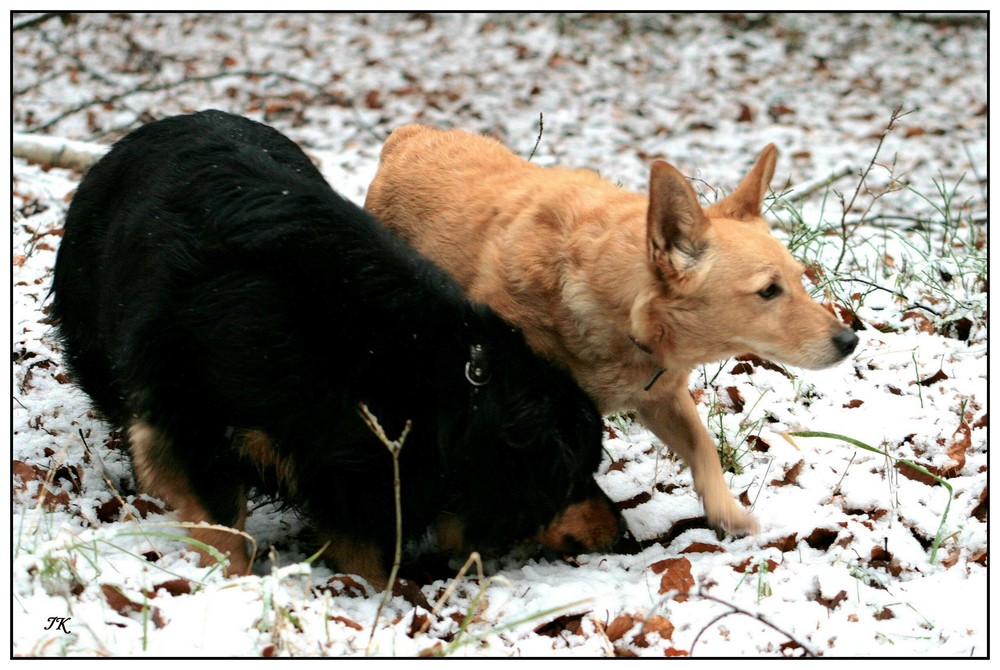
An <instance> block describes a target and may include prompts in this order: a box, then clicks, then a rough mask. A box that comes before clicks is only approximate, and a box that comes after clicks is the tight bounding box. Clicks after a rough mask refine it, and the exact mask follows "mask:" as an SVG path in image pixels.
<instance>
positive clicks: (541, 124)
mask: <svg viewBox="0 0 1000 670" xmlns="http://www.w3.org/2000/svg"><path fill="white" fill-rule="evenodd" d="M544 122H545V119H544V117H543V116H542V113H541V112H538V139H536V140H535V146H534V147H532V149H531V153H530V154H528V162H529V163H530V162H531V159H532V157H533V156H534V155H535V152H536V151H537V150H538V145H539V143H541V141H542V130H543V129H544V128H545V123H544Z"/></svg>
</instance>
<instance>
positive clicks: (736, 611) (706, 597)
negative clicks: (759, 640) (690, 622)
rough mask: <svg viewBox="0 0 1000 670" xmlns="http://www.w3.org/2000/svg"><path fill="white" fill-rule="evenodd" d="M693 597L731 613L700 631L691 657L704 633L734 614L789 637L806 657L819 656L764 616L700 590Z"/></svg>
mask: <svg viewBox="0 0 1000 670" xmlns="http://www.w3.org/2000/svg"><path fill="white" fill-rule="evenodd" d="M691 595H695V596H697V597H699V598H703V599H704V600H710V601H712V602H714V603H719V604H720V605H725V606H726V607H728V608H730V611H729V612H723V613H722V614H720V615H719V616H717V617H715V618H714V619H712V620H711V621H709V622H708V623H707V624H705V627H704V628H702V629H701V630H700V631H698V634H697V635H696V636H695V638H694V642H692V643H691V651H690V652H689V655H690V656H694V648H695V646H697V644H698V640H699V639H700V638H701V636H702V633H704V632H705V631H706V630H708V629H709V628H711V627H712V626H713V625H714V624H715V623H716V622H718V621H720V620H722V619H724V618H726V617H727V616H732V615H733V614H742V615H744V616H748V617H750V618H751V619H756V620H757V621H760V622H761V623H762V624H764V625H765V626H767V627H768V628H771V629H772V630H774V631H776V632H778V633H780V634H781V635H784V636H785V637H787V638H788V639H789V640H790V641H791V642H792V643H793V644H796V645H798V646H799V647H801V648H802V651H803V652H805V654H806V656H813V657H815V656H818V654H817V653H816V652H814V651H813V650H812V649H810V648H809V647H808V646H806V645H805V644H803V643H802V642H800V641H799V640H797V639H796V638H795V637H793V636H792V635H791V634H790V633H788V632H786V631H784V630H782V629H781V628H778V627H777V626H776V625H774V624H773V623H771V622H770V621H768V620H767V619H766V618H764V615H763V614H754V613H753V612H748V611H747V610H745V609H743V608H741V607H738V606H737V605H734V604H732V603H730V602H726V601H725V600H722V599H720V598H716V597H715V596H710V595H708V594H707V593H705V592H704V591H702V590H701V589H699V590H698V593H695V594H691Z"/></svg>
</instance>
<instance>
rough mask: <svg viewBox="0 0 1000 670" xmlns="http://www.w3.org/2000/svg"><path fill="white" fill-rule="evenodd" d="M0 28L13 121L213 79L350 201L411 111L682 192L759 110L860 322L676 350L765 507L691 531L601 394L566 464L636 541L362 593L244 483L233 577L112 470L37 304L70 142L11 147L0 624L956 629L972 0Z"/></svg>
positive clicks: (973, 330) (101, 651)
mask: <svg viewBox="0 0 1000 670" xmlns="http://www.w3.org/2000/svg"><path fill="white" fill-rule="evenodd" d="M25 16H27V15H24V16H15V22H17V21H19V20H20V19H22V18H25ZM12 43H13V44H12V50H13V68H12V74H13V81H12V89H13V92H14V101H13V129H14V130H15V131H17V132H19V133H34V134H44V135H52V136H57V137H63V138H67V139H72V140H84V141H91V142H97V143H103V144H109V143H111V142H113V141H114V140H115V139H117V138H119V137H121V136H122V135H123V134H124V133H125V132H127V131H128V130H130V129H132V128H134V127H136V126H137V125H138V124H140V123H141V122H143V121H145V120H150V119H153V118H159V117H162V116H167V115H170V114H175V113H181V112H188V111H193V110H197V109H203V108H209V107H215V108H221V109H225V110H227V111H231V112H236V113H242V114H246V115H248V116H250V117H252V118H255V119H258V120H263V121H266V122H268V123H270V124H271V125H274V126H275V127H277V128H278V129H280V130H281V131H283V132H285V133H286V134H288V135H289V136H290V137H292V138H293V139H295V140H296V141H298V142H300V143H301V144H302V145H303V147H304V148H305V149H306V150H307V151H308V152H309V153H310V154H311V155H312V156H314V157H315V158H316V159H317V161H319V163H320V165H321V168H322V170H323V172H324V174H325V175H326V176H327V177H328V179H329V180H330V182H331V184H332V185H333V186H334V187H335V188H337V189H338V190H340V191H341V192H342V193H344V194H345V195H347V196H348V197H350V198H352V199H353V200H355V201H357V202H359V203H361V202H363V199H364V194H365V190H366V188H367V185H368V183H369V182H370V180H371V178H372V177H373V175H374V173H375V169H376V166H377V159H378V152H379V150H380V148H381V143H382V140H383V139H384V138H385V136H386V135H387V134H388V132H389V131H390V130H391V129H392V128H393V127H395V126H396V125H400V124H403V123H408V122H413V121H419V122H423V123H428V124H436V125H442V126H456V127H462V128H466V129H470V130H474V131H479V132H485V133H490V134H493V135H495V136H497V137H499V138H501V139H502V140H503V141H504V142H506V143H507V144H508V145H509V146H511V147H512V148H513V149H514V150H515V151H517V152H518V153H520V154H522V155H524V156H528V155H529V154H531V153H532V150H533V147H535V144H536V140H538V137H539V121H540V118H541V120H542V124H543V129H542V132H541V139H540V141H538V145H537V149H536V150H535V151H534V155H533V158H532V160H534V161H535V162H537V163H539V164H542V165H549V164H556V163H558V164H565V165H573V166H580V167H590V168H592V169H596V170H598V171H599V172H600V173H601V174H602V175H604V176H605V177H606V178H608V179H610V180H612V181H614V182H617V183H620V184H621V185H622V186H624V187H626V188H631V189H635V190H641V189H643V188H644V185H645V184H646V182H647V179H648V169H649V164H650V162H651V161H652V160H654V159H656V158H664V159H666V160H669V161H671V162H672V163H673V164H675V165H676V166H677V167H678V168H679V169H681V171H682V172H684V173H685V174H687V175H688V176H690V177H691V178H693V179H694V180H695V181H694V183H695V185H696V187H697V188H698V189H699V191H700V192H701V193H703V195H704V197H705V198H706V200H709V201H710V200H712V199H714V198H715V197H716V194H717V193H718V192H724V191H726V190H727V189H731V188H732V187H733V186H735V184H736V182H737V180H738V179H739V178H740V177H741V176H742V174H743V173H744V172H745V170H746V169H747V167H749V165H750V164H752V161H753V159H754V158H755V156H756V155H757V153H758V152H759V151H760V149H761V148H763V146H764V145H765V144H767V143H768V142H775V143H776V144H777V146H778V148H779V151H780V153H781V158H780V160H779V165H778V171H777V174H776V178H775V182H774V183H773V184H772V186H773V187H774V188H775V189H776V190H778V191H781V192H783V197H781V198H778V199H776V200H775V201H774V203H773V206H772V215H771V218H772V220H774V221H775V223H776V228H777V229H778V231H779V232H778V234H779V235H780V236H782V237H783V238H784V239H785V240H786V241H787V242H788V243H789V246H790V247H791V248H792V249H793V251H794V253H795V254H796V255H797V256H798V257H799V258H801V259H803V260H804V261H806V262H807V263H809V264H811V265H813V266H815V267H817V268H821V271H819V272H818V273H813V276H814V277H815V281H814V282H813V283H810V287H811V288H812V289H813V290H814V292H815V293H816V294H817V296H818V297H820V298H821V299H824V300H828V301H830V302H832V303H836V304H837V305H838V306H839V307H838V309H839V311H840V313H841V314H842V315H843V316H844V318H845V320H848V321H850V320H853V323H854V325H855V328H856V329H857V334H858V336H859V338H860V344H859V346H858V349H857V352H856V354H855V355H854V356H853V357H852V359H851V360H850V361H849V362H846V363H844V364H842V365H840V366H838V367H836V368H833V369H831V370H825V371H819V372H813V371H802V370H796V369H791V370H784V369H781V368H777V367H776V366H772V365H770V364H768V363H766V362H764V361H760V360H749V361H739V360H735V359H734V360H729V361H724V362H720V363H718V364H711V365H706V366H704V368H703V369H701V370H699V371H697V372H696V374H695V375H693V377H692V380H691V387H692V391H693V393H694V395H695V397H696V398H697V400H698V403H699V409H700V411H701V413H702V415H703V417H704V418H705V420H706V422H707V423H708V426H709V428H710V431H711V432H712V433H713V434H714V435H716V436H717V437H718V438H719V439H720V441H721V442H723V443H725V444H727V445H729V446H730V447H731V450H730V451H734V452H735V461H736V465H735V466H734V468H733V470H734V472H731V473H729V474H727V480H728V481H729V484H730V487H731V489H732V490H733V491H734V493H736V494H737V495H739V497H740V498H741V500H743V502H744V504H747V505H752V506H753V509H754V513H755V515H756V516H757V518H758V519H759V520H760V521H761V526H762V530H761V532H760V534H758V535H756V536H754V537H748V538H729V537H725V538H722V539H720V538H718V537H717V536H716V534H715V533H714V532H713V531H712V530H710V529H708V528H707V527H706V525H705V524H704V520H703V519H702V518H700V517H701V514H702V511H701V507H700V503H699V501H698V500H697V498H696V496H695V495H694V493H693V490H692V486H691V479H690V475H689V473H688V472H687V471H686V470H684V469H682V468H681V467H680V464H679V462H678V461H677V460H676V459H674V458H673V457H672V456H671V455H670V453H669V452H668V451H667V450H666V449H665V448H663V447H662V445H660V444H659V443H657V442H656V441H655V439H654V438H653V437H652V435H651V434H650V433H648V432H647V431H646V430H645V429H643V428H642V427H641V426H640V425H638V424H636V423H634V422H633V421H632V420H631V419H630V418H629V417H628V416H614V417H608V419H607V439H606V444H605V446H606V451H607V457H606V459H605V461H604V462H603V463H602V465H601V467H600V470H599V472H598V473H597V479H598V482H599V483H600V485H601V486H602V487H603V488H604V489H605V491H607V493H608V494H609V496H610V497H611V498H612V499H613V500H615V501H617V502H618V503H619V504H620V506H621V507H622V509H623V514H624V516H625V518H626V520H627V522H628V525H629V528H630V531H631V535H632V539H633V541H631V542H625V543H623V544H622V546H621V547H620V548H619V550H618V551H617V552H613V553H610V554H607V555H584V556H576V557H569V558H568V559H567V560H565V561H561V560H555V559H538V558H531V557H525V556H521V555H511V556H506V557H502V558H500V559H494V560H490V561H488V562H487V565H486V570H487V575H488V576H489V577H490V578H489V579H487V580H484V581H479V580H478V579H474V578H470V577H469V576H466V577H464V578H463V579H460V580H458V582H457V584H456V586H455V588H454V590H453V591H451V592H449V593H446V589H447V588H448V587H449V586H450V580H438V581H429V582H427V583H422V584H409V585H408V587H407V588H403V589H400V590H399V595H397V596H395V597H394V598H393V599H392V600H391V601H390V602H389V603H388V605H387V606H386V608H385V609H384V611H382V612H381V614H380V615H379V616H378V618H376V615H377V609H378V605H379V601H380V597H379V595H378V594H376V593H375V592H374V590H373V589H372V588H370V587H367V588H366V587H365V586H364V585H363V584H361V583H358V582H357V581H355V580H353V579H352V578H350V577H347V576H343V575H336V574H334V573H332V572H331V571H330V570H328V569H327V568H326V567H325V566H323V565H321V564H319V563H316V564H313V565H312V566H309V565H307V564H304V563H301V561H303V560H305V559H306V558H308V555H309V551H310V549H309V546H308V545H307V544H305V543H300V540H299V536H300V535H299V531H300V528H301V523H300V522H299V520H298V519H297V518H296V516H295V515H294V513H292V512H287V511H286V512H279V511H278V510H277V509H276V508H275V506H273V505H271V504H265V505H263V506H261V507H258V508H256V509H255V510H254V511H253V513H252V514H251V517H250V519H249V521H248V531H249V532H250V533H251V534H252V535H254V536H255V538H256V540H257V542H258V546H259V547H260V548H261V554H262V556H264V558H262V559H261V560H260V561H259V562H258V564H257V572H258V574H257V576H254V577H249V578H243V579H232V580H227V579H225V578H223V577H222V575H221V574H219V572H218V571H217V570H210V569H205V568H200V567H198V566H197V565H196V563H195V562H194V560H193V555H192V554H191V553H190V552H189V551H186V550H185V544H184V543H183V541H182V540H181V539H179V538H181V537H182V535H183V532H182V530H181V529H179V528H177V527H176V525H173V524H172V517H171V515H170V513H169V512H164V511H163V510H162V507H161V506H160V505H159V504H158V501H155V500H152V499H149V498H147V497H145V496H142V495H140V494H137V493H136V492H135V487H134V482H133V479H132V475H131V470H130V465H129V461H128V457H127V453H126V451H125V450H124V448H123V446H122V444H121V441H120V439H119V438H118V436H116V435H113V434H112V433H110V432H109V428H108V426H107V425H105V424H104V423H102V422H101V421H100V420H99V419H97V418H95V417H94V415H93V413H92V412H91V411H90V410H89V408H88V403H87V400H86V398H85V397H84V396H83V395H82V394H81V393H80V392H78V391H76V390H75V389H74V388H73V387H72V385H71V384H70V380H69V379H68V377H67V375H66V371H65V369H64V368H63V366H62V362H61V355H60V351H59V347H58V344H57V342H56V341H55V338H54V334H53V332H52V328H51V324H50V323H49V322H48V319H47V312H48V304H49V303H48V299H47V293H48V290H49V286H50V281H51V270H52V266H53V262H54V259H55V253H56V250H57V249H58V245H59V241H60V234H61V228H62V222H63V216H64V214H65V211H66V207H67V206H68V202H69V200H70V198H71V196H72V193H73V190H74V189H75V187H76V185H77V183H78V182H79V179H80V173H79V172H76V171H71V170H67V169H62V168H59V167H51V166H50V165H39V164H35V163H29V162H28V161H26V160H23V159H20V158H18V159H15V160H14V161H13V179H12V207H13V232H12V250H11V256H12V281H13V287H12V303H13V307H12V322H13V323H12V329H13V333H12V339H13V341H12V356H13V367H12V370H13V378H12V394H13V398H12V421H13V425H12V452H13V453H12V470H13V471H12V483H13V497H12V515H11V519H12V539H13V543H12V549H11V560H12V575H13V577H12V589H13V593H12V615H13V617H12V635H13V639H12V653H14V654H15V655H46V656H59V655H70V656H81V655H114V656H126V655H148V656H219V655H223V656H226V655H230V656H231V655H237V656H243V655H246V656H261V655H264V656H272V655H296V656H298V655H328V656H344V655H363V654H366V653H371V654H377V655H397V656H408V655H418V654H434V653H443V654H449V655H477V656H485V655H492V656H604V655H639V656H663V655H664V654H666V655H684V654H686V655H692V656H782V655H795V656H798V655H804V654H815V655H821V656H827V657H830V656H837V657H844V656H873V655H877V656H906V657H928V656H955V657H967V656H976V657H982V656H986V655H987V653H988V639H989V638H988V630H987V567H988V560H987V554H986V549H987V520H988V512H987V498H986V495H987V477H988V471H987V430H988V407H987V359H986V349H987V323H988V322H987V299H986V289H987V265H986V249H987V239H986V234H987V233H986V213H985V212H986V209H987V185H986V179H987V176H988V170H987V148H988V147H987V139H986V127H987V119H988V106H987V105H988V103H987V64H988V57H987V53H988V50H987V30H986V19H985V17H984V16H983V15H979V17H976V16H970V15H952V14H949V15H946V16H942V17H937V18H935V17H927V16H923V15H906V16H898V15H889V14H867V15H851V14H843V15H823V14H787V15H766V14H760V15H744V14H715V15H699V14H689V15H681V16H672V15H662V14H644V15H629V16H624V15H614V14H600V15H582V14H574V15H511V14H508V15H480V14H466V15H425V14H393V15H378V14H375V15H360V14H325V15H301V14H294V15H293V14H288V15H265V14H227V15H182V14H161V15H153V16H144V15H121V14H116V15H103V14H95V15H79V16H77V15H73V16H72V17H70V18H69V20H67V21H63V20H61V19H60V18H53V19H49V20H47V21H45V22H42V23H40V24H37V25H35V26H31V27H27V28H24V29H19V30H16V31H15V32H13V33H12ZM227 73H228V74H227ZM896 108H899V110H900V113H901V114H902V115H901V116H900V117H899V118H898V120H897V121H896V123H895V124H894V127H893V129H892V130H891V132H889V133H888V134H884V131H886V129H887V127H888V125H889V123H890V117H891V116H892V114H893V110H895V109H896ZM883 135H884V142H883V143H882V145H881V147H880V146H879V142H880V140H882V139H883ZM876 150H878V154H877V160H876V162H875V165H874V166H872V167H871V170H870V172H869V173H868V176H867V178H866V179H865V182H864V187H863V188H860V189H859V188H858V186H859V184H860V182H861V177H860V174H861V173H862V172H863V171H865V169H866V168H868V167H869V164H870V163H871V161H872V159H873V156H875V155H876ZM845 163H846V164H848V165H850V166H851V169H850V171H849V172H848V173H847V174H846V175H845V176H841V177H840V178H838V179H837V180H836V181H834V182H833V184H832V187H831V188H830V189H828V190H824V189H819V190H817V191H815V192H813V193H811V194H809V195H807V196H805V197H804V198H803V199H799V200H796V197H797V195H798V193H799V192H801V191H802V190H803V188H802V186H803V185H804V184H809V183H812V182H814V181H815V180H816V179H818V178H822V177H825V176H826V175H828V174H831V173H833V172H835V171H836V170H837V169H838V168H839V167H840V166H842V165H844V164H845ZM796 187H798V189H797V191H798V192H797V191H796ZM789 188H790V189H792V190H791V191H788V189H789ZM856 191H857V193H858V195H857V198H856V199H855V201H854V207H853V208H852V210H851V211H850V212H849V213H848V214H847V216H846V217H844V216H842V214H843V209H842V205H841V200H840V195H842V196H843V198H844V199H845V200H846V201H848V202H850V201H851V199H852V196H853V195H854V194H855V192H856ZM862 218H863V219H865V221H864V222H861V219H862ZM842 220H843V224H842ZM801 431H814V432H826V433H833V434H836V435H841V436H844V437H847V438H850V439H851V440H855V441H857V442H860V443H863V444H864V445H867V446H869V447H872V448H874V449H876V450H878V451H881V452H884V453H873V452H872V451H869V450H866V449H865V448H863V447H861V446H858V445H857V444H852V443H850V442H848V441H844V440H840V439H831V438H819V437H803V436H792V435H790V433H794V432H801ZM899 459H906V460H907V461H909V462H912V463H914V464H916V465H919V466H921V467H922V468H923V469H924V470H927V471H930V472H931V473H934V474H935V475H936V476H937V479H934V478H932V477H930V476H928V475H927V474H926V473H921V472H918V471H917V470H915V469H914V468H911V467H909V466H908V465H905V464H901V463H900V462H899ZM940 481H943V482H945V484H946V485H945V484H942V483H940ZM404 513H405V512H404ZM932 554H933V560H932ZM275 559H276V560H275ZM460 565H461V561H459V562H457V563H455V565H454V567H455V571H456V572H457V569H458V568H459V567H460ZM469 574H470V575H474V574H475V568H473V569H472V570H470V573H469ZM442 596H446V597H444V598H442ZM439 599H442V601H443V602H442V604H441V607H440V609H439V610H438V611H436V612H434V613H433V614H432V613H430V610H431V609H433V607H434V605H435V604H436V603H437V602H438V600H439ZM53 617H62V618H67V617H68V619H66V621H65V622H64V623H63V625H62V627H61V628H60V626H59V622H58V621H57V620H56V621H53V619H52V618H53Z"/></svg>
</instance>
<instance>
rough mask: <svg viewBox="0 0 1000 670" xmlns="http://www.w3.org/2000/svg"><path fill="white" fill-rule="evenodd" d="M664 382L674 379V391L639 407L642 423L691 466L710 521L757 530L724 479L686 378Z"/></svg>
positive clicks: (727, 527)
mask: <svg viewBox="0 0 1000 670" xmlns="http://www.w3.org/2000/svg"><path fill="white" fill-rule="evenodd" d="M665 382H666V383H671V382H672V384H673V387H672V389H671V390H672V392H671V393H670V395H668V396H666V397H665V398H664V397H663V396H662V395H661V396H660V397H659V398H658V399H657V401H656V402H655V403H650V404H648V405H644V406H640V407H639V408H638V410H639V418H640V419H641V420H642V423H643V424H644V425H645V426H646V427H647V428H649V429H650V430H651V431H653V433H654V434H655V435H656V436H657V437H658V438H660V439H661V440H663V442H664V443H665V444H666V445H667V446H668V447H669V448H670V449H671V450H673V451H674V453H676V454H678V455H680V457H681V458H682V459H684V462H685V463H686V464H687V466H688V467H689V468H691V476H692V477H693V478H694V489H695V491H697V492H698V495H699V496H701V499H702V503H703V504H704V505H705V516H706V517H708V522H709V523H710V524H712V525H713V526H715V527H717V528H723V529H725V530H727V531H729V532H731V533H737V534H744V533H755V532H757V522H756V521H755V520H754V518H753V517H752V516H751V515H750V514H749V513H748V512H747V511H746V510H745V509H743V507H742V506H741V505H740V504H739V503H738V502H736V500H735V499H734V498H733V495H732V493H730V491H729V487H727V486H726V482H725V480H724V479H723V478H722V464H721V463H720V462H719V453H718V451H717V450H716V446H715V442H714V441H713V440H712V438H711V437H710V436H709V434H708V431H707V430H706V429H705V426H704V424H703V423H702V421H701V418H700V417H699V416H698V411H697V409H696V408H695V404H694V400H692V398H691V394H690V393H689V392H688V388H687V379H685V378H683V377H681V378H679V379H677V380H663V382H661V383H665Z"/></svg>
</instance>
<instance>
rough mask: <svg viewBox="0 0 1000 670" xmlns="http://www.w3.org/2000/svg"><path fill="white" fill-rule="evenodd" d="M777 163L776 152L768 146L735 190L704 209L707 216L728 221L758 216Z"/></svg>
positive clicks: (772, 146)
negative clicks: (724, 218) (723, 218)
mask: <svg viewBox="0 0 1000 670" xmlns="http://www.w3.org/2000/svg"><path fill="white" fill-rule="evenodd" d="M777 162H778V150H777V149H776V148H775V146H774V145H773V144H768V145H767V146H766V147H764V150H763V151H762V152H760V156H759V157H758V158H757V163H756V164H755V165H754V166H753V169H752V170H750V172H749V173H747V176H746V177H744V178H743V181H741V182H740V185H739V186H737V187H736V190H735V191H733V192H732V193H730V194H729V195H728V196H726V197H725V198H723V199H722V200H720V201H719V202H717V203H715V204H714V205H711V206H710V207H708V208H706V210H705V213H706V214H708V216H719V217H726V218H728V219H737V220H747V219H755V218H757V217H758V216H760V212H761V209H762V208H763V206H764V196H766V195H767V191H768V189H769V188H770V185H771V178H772V177H774V166H775V165H776V164H777Z"/></svg>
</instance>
